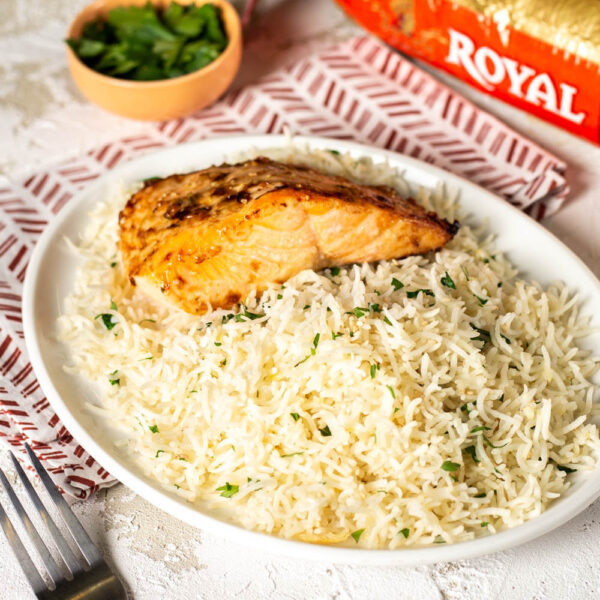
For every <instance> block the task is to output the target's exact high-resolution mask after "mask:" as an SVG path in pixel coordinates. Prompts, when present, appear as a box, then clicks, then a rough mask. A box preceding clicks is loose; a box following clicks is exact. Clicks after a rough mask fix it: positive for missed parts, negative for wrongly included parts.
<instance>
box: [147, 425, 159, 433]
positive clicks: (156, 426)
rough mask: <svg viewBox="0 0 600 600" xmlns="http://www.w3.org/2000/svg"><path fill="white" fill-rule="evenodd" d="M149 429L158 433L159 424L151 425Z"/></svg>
mask: <svg viewBox="0 0 600 600" xmlns="http://www.w3.org/2000/svg"><path fill="white" fill-rule="evenodd" d="M148 429H149V430H150V431H151V432H152V433H158V425H150V427H148Z"/></svg>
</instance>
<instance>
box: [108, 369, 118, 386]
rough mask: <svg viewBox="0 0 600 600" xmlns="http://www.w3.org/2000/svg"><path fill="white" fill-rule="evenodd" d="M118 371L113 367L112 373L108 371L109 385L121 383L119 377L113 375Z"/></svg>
mask: <svg viewBox="0 0 600 600" xmlns="http://www.w3.org/2000/svg"><path fill="white" fill-rule="evenodd" d="M118 372H119V371H118V370H117V369H115V370H114V371H113V372H112V373H109V377H108V381H110V385H121V378H120V377H115V375H116V374H117V373H118Z"/></svg>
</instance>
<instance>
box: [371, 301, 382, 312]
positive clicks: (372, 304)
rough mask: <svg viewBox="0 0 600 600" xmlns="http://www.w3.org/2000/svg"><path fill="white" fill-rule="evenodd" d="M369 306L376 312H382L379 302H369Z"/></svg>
mask: <svg viewBox="0 0 600 600" xmlns="http://www.w3.org/2000/svg"><path fill="white" fill-rule="evenodd" d="M369 308H370V309H371V310H372V311H373V312H376V313H380V312H381V311H382V308H381V306H379V304H375V303H371V304H369Z"/></svg>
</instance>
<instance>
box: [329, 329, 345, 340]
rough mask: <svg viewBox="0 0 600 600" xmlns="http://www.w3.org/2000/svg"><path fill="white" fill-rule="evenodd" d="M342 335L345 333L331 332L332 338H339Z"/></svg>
mask: <svg viewBox="0 0 600 600" xmlns="http://www.w3.org/2000/svg"><path fill="white" fill-rule="evenodd" d="M340 335H344V334H343V333H335V332H334V331H332V332H331V339H332V340H335V339H337V338H339V337H340Z"/></svg>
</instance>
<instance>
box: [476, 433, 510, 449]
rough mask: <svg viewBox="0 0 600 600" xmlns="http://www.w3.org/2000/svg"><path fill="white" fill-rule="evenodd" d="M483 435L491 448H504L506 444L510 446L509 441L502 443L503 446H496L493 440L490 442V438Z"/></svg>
mask: <svg viewBox="0 0 600 600" xmlns="http://www.w3.org/2000/svg"><path fill="white" fill-rule="evenodd" d="M482 437H483V441H484V442H485V443H486V444H487V445H488V446H489V447H490V448H504V446H508V442H506V444H502V446H494V444H492V442H490V440H489V439H488V438H487V437H486V436H485V435H482Z"/></svg>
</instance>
